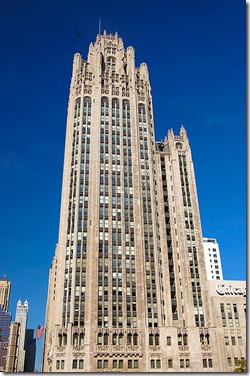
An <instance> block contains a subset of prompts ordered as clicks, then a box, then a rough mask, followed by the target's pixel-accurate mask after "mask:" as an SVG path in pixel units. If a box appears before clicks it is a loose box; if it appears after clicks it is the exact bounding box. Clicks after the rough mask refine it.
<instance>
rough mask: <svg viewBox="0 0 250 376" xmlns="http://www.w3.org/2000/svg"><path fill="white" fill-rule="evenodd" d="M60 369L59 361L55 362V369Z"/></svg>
mask: <svg viewBox="0 0 250 376" xmlns="http://www.w3.org/2000/svg"><path fill="white" fill-rule="evenodd" d="M59 368H60V360H57V361H56V369H59Z"/></svg>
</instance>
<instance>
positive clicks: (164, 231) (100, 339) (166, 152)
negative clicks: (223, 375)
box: [43, 32, 220, 372]
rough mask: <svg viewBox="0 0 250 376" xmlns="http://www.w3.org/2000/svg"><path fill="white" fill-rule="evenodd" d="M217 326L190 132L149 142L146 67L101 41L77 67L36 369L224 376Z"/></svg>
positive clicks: (117, 41) (115, 44)
mask: <svg viewBox="0 0 250 376" xmlns="http://www.w3.org/2000/svg"><path fill="white" fill-rule="evenodd" d="M212 326H213V321H212V315H211V308H210V300H209V288H208V284H207V279H206V267H205V260H204V252H203V241H202V232H201V224H200V215H199V208H198V200H197V193H196V184H195V176H194V168H193V162H192V156H191V151H190V146H189V141H188V137H187V134H186V131H185V129H184V127H183V126H181V129H180V134H179V135H174V133H173V131H172V130H169V131H168V135H167V137H166V138H165V140H164V141H162V142H155V138H154V118H153V106H152V96H151V88H150V82H149V75H148V69H147V65H146V64H145V63H142V64H141V65H140V66H139V67H138V68H136V67H135V57H134V49H133V48H132V47H128V48H127V49H125V48H124V45H123V41H122V39H121V38H120V37H118V35H117V34H115V35H111V34H110V35H109V34H106V33H105V32H104V34H103V35H97V38H96V42H95V43H94V44H92V43H91V44H90V47H89V53H88V58H87V60H84V59H82V57H81V55H80V54H79V53H77V54H75V56H74V61H73V73H72V80H71V85H70V95H69V104H68V118H67V131H66V141H65V156H64V171H63V185H62V199H61V212H60V225H59V238H58V244H57V246H56V251H55V256H54V258H53V261H52V266H51V269H50V277H49V289H48V301H47V310H46V326H45V346H44V354H43V371H44V372H49V371H51V372H56V371H58V372H62V371H64V372H69V371H73V372H77V371H85V372H98V371H102V370H106V371H126V372H128V371H135V372H147V371H150V370H151V371H153V370H155V371H164V372H165V371H170V372H173V371H179V370H180V368H189V369H190V370H192V371H197V369H202V360H203V359H205V360H206V364H207V367H209V368H210V369H209V370H219V369H218V368H216V367H214V365H216V364H217V363H218V364H220V358H219V356H220V355H219V353H217V354H214V355H212V352H213V348H216V347H217V348H218V343H217V336H216V334H214V333H213V329H210V328H212ZM191 344H192V346H191ZM203 364H205V363H203ZM203 367H204V365H203ZM203 370H204V371H207V369H203Z"/></svg>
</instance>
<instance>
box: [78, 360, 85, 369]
mask: <svg viewBox="0 0 250 376" xmlns="http://www.w3.org/2000/svg"><path fill="white" fill-rule="evenodd" d="M83 365H84V361H83V359H79V369H83Z"/></svg>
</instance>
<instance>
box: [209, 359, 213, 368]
mask: <svg viewBox="0 0 250 376" xmlns="http://www.w3.org/2000/svg"><path fill="white" fill-rule="evenodd" d="M208 367H209V368H212V367H213V359H208Z"/></svg>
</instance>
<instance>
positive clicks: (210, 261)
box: [203, 238, 223, 280]
mask: <svg viewBox="0 0 250 376" xmlns="http://www.w3.org/2000/svg"><path fill="white" fill-rule="evenodd" d="M203 247H204V253H205V262H206V269H207V279H209V280H210V279H223V273H222V266H221V258H220V250H219V244H218V243H217V240H216V239H214V238H203Z"/></svg>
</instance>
